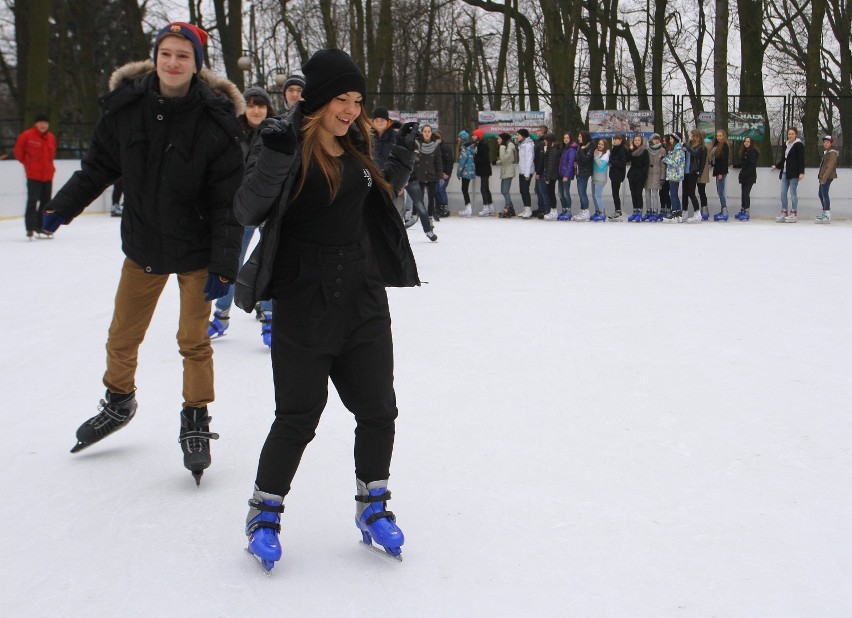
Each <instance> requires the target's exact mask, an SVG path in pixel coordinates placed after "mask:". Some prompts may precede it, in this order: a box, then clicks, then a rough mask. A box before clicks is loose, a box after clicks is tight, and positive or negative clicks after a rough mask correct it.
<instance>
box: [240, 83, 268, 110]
mask: <svg viewBox="0 0 852 618" xmlns="http://www.w3.org/2000/svg"><path fill="white" fill-rule="evenodd" d="M251 97H254V98H255V99H260V100H261V101H263V102H264V103H265V104H266V107H268V108H269V109H272V99H271V98H269V93H268V92H266V90H264V89H263V88H261V87H260V86H252V87H251V88H248V89H247V90H246V91H245V92H244V93H243V99H245V102H246V103H248V100H249V99H250V98H251Z"/></svg>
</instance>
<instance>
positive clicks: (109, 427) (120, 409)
mask: <svg viewBox="0 0 852 618" xmlns="http://www.w3.org/2000/svg"><path fill="white" fill-rule="evenodd" d="M134 414H136V395H135V394H134V393H128V394H126V395H120V394H118V393H111V392H110V391H107V392H106V394H105V395H104V398H103V399H101V402H100V404H99V405H98V414H97V415H96V416H93V417H92V418H90V419H89V420H87V421H86V422H85V423H83V424H82V425H80V428H79V429H78V430H77V444H76V445H74V448H72V449H71V452H72V453H77V452H79V451H82V450H83V449H84V448H86V447H87V446H91V445H92V444H94V443H95V442H98V441H100V440H103V439H104V438H106V437H107V436H108V435H109V434H111V433H113V432H116V431H118V430H119V429H121V428H122V427H124V426H125V425H126V424H127V423H129V422H130V420H131V419H132V418H133V415H134Z"/></svg>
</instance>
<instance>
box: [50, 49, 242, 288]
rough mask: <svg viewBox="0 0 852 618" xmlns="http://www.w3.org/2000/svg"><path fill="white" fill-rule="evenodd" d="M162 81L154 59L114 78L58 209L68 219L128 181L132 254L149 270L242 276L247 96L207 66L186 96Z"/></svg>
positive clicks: (125, 222)
mask: <svg viewBox="0 0 852 618" xmlns="http://www.w3.org/2000/svg"><path fill="white" fill-rule="evenodd" d="M158 85H159V80H158V79H157V74H156V72H155V70H154V63H153V62H151V61H150V60H145V61H142V62H134V63H131V64H128V65H125V66H123V67H121V68H119V69H118V70H117V71H116V72H115V73H114V74H113V75H112V77H111V78H110V93H109V94H107V95H106V96H105V97H103V98H102V99H101V107H102V109H103V115H102V116H101V118H100V120H99V121H98V124H97V126H96V127H95V132H94V136H93V138H92V143H91V146H90V147H89V150H88V152H87V153H86V155H85V156H84V157H83V160H82V164H81V169H80V171H78V172H75V173H74V175H73V176H72V177H71V179H70V180H69V181H68V182H67V183H66V184H65V186H64V187H62V189H61V190H60V191H59V193H57V194H56V197H54V198H53V200H52V201H51V202H50V206H49V207H50V208H51V209H53V210H54V211H56V213H57V214H59V215H60V216H61V217H62V218H63V219H65V221H66V223H68V222H70V221H72V220H73V219H74V217H76V216H77V215H79V214H80V213H81V212H82V211H83V209H84V208H86V206H88V205H89V204H91V203H92V201H94V199H95V198H96V197H98V196H99V195H100V194H101V193H102V192H103V191H104V189H106V188H107V187H108V186H110V185H111V184H113V183H114V182H115V181H116V180H117V179H118V178H119V177H120V178H121V179H122V181H123V183H124V216H123V217H122V219H121V243H122V250H123V251H124V254H125V255H126V256H127V257H128V258H130V259H131V260H133V261H134V262H136V263H137V264H138V265H139V266H141V267H142V268H144V269H145V271H146V272H149V273H156V274H169V273H180V272H189V271H193V270H200V269H202V268H206V269H208V270H209V271H210V272H211V273H215V274H217V275H220V276H222V277H227V278H228V279H231V280H234V279H236V277H237V269H238V266H239V264H238V263H239V255H240V243H241V240H242V235H243V228H242V226H240V224H239V223H237V221H236V219H235V218H234V214H233V209H232V207H231V204H232V202H233V198H234V194H235V193H236V191H237V188H238V187H239V186H240V180H241V179H242V175H243V153H242V150H241V149H240V142H241V141H242V140H243V139H244V136H243V132H242V130H241V129H240V125H239V123H238V122H237V116H238V115H239V114H241V113H242V112H243V110H244V109H245V102H244V101H243V97H242V94H240V91H239V90H238V89H237V87H236V86H235V85H234V84H232V83H231V82H229V81H228V80H226V79H223V78H220V77H218V76H216V75H214V74H213V73H211V72H210V71H208V70H206V69H202V70H201V72H200V74H199V75H198V76H196V77H193V79H192V83H191V85H190V89H189V93H188V94H187V96H185V97H180V98H174V99H170V98H166V97H163V96H161V95H160V94H158V92H157V87H158Z"/></svg>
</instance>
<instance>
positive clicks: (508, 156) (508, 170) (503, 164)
mask: <svg viewBox="0 0 852 618" xmlns="http://www.w3.org/2000/svg"><path fill="white" fill-rule="evenodd" d="M515 150H516V148H515V145H514V144H513V143H512V142H509V143H508V144H500V178H501V179H503V178H514V177H515Z"/></svg>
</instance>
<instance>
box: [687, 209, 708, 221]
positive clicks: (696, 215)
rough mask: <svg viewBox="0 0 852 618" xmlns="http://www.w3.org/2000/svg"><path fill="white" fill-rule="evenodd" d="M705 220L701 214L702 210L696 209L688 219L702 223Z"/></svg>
mask: <svg viewBox="0 0 852 618" xmlns="http://www.w3.org/2000/svg"><path fill="white" fill-rule="evenodd" d="M703 221H704V215H702V214H701V211H700V210H696V211H695V212H694V213H693V215H692V216H691V217H690V218H689V219H687V220H686V222H687V223H701V222H703Z"/></svg>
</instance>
